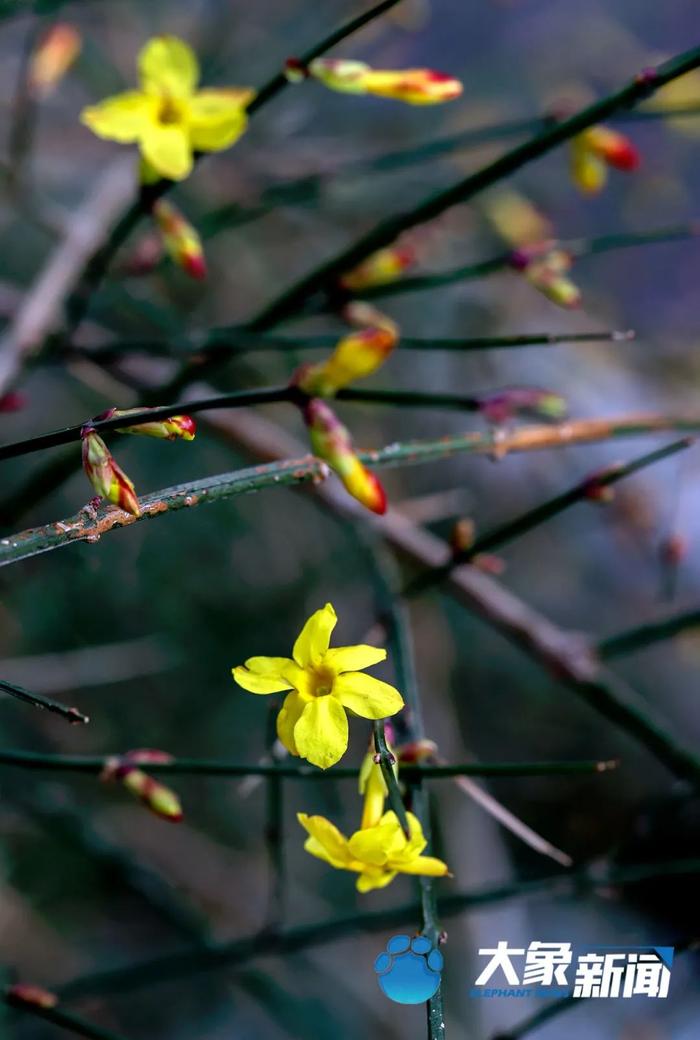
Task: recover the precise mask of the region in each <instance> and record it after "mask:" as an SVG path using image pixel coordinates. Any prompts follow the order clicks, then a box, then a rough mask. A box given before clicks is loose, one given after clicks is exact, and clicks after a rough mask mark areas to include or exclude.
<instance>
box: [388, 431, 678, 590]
mask: <svg viewBox="0 0 700 1040" xmlns="http://www.w3.org/2000/svg"><path fill="white" fill-rule="evenodd" d="M692 444H693V441H692V440H689V439H687V438H685V439H683V440H681V441H674V442H673V443H672V444H667V445H665V446H664V447H663V448H657V449H656V451H651V452H648V453H647V454H646V455H641V456H640V457H639V458H637V459H633V460H632V461H631V462H626V463H616V464H615V465H613V466H610V467H608V468H607V469H605V470H603V471H601V472H599V473H593V474H590V475H589V476H587V477H584V479H583V480H581V481H579V483H578V484H574V486H573V487H571V488H569V490H568V491H564V492H562V493H561V494H560V495H555V496H554V497H553V498H550V499H547V500H546V501H545V502H542V503H541V504H540V505H538V506H535V508H534V509H528V510H527V511H526V512H525V513H521V514H520V515H519V516H516V517H514V518H513V519H512V520H508V521H507V522H506V523H504V524H501V525H500V526H499V527H495V528H494V529H493V530H492V531H487V532H486V533H485V534H483V535H481V536H480V537H479V538H477V539H475V541H474V543H473V544H472V545H471V546H470V547H469V548H468V549H463V550H462V551H461V552H456V553H455V554H454V556H453V557H452V559H451V560H449V561H448V562H447V563H445V564H444V565H443V566H442V567H435V568H433V569H432V570H428V571H425V573H424V574H422V575H419V576H418V577H417V578H416V579H414V581H413V582H411V584H410V586H408V588H407V589H406V594H407V595H416V594H417V593H418V592H424V591H425V590H426V589H428V588H430V587H431V586H432V585H435V584H436V583H437V582H439V581H442V580H443V578H445V577H447V575H448V574H450V573H451V572H452V570H453V569H454V568H455V567H457V566H459V565H460V564H462V563H470V562H471V561H472V560H474V559H476V557H477V556H479V555H480V554H481V553H485V552H491V551H493V550H494V549H500V548H502V546H504V545H507V544H508V543H509V542H512V541H513V540H514V539H515V538H519V537H521V535H523V534H526V533H527V532H528V531H532V530H533V529H534V528H535V527H539V526H540V524H543V523H546V521H548V520H551V519H552V518H553V517H555V516H558V515H559V514H560V513H563V512H565V510H567V509H569V508H571V506H573V505H576V504H577V503H578V502H583V501H586V500H590V499H592V498H593V497H594V496H595V495H596V494H597V493H598V492H599V491H601V490H602V489H604V488H608V487H612V486H613V485H614V484H617V483H618V481H620V480H623V479H624V478H625V477H629V476H631V475H632V474H633V473H638V472H639V471H640V470H642V469H645V468H646V467H647V466H653V465H654V464H655V463H657V462H662V461H663V460H664V459H667V458H669V457H670V456H672V455H676V454H677V453H678V452H679V451H684V450H685V449H686V448H689V447H690V446H691V445H692Z"/></svg>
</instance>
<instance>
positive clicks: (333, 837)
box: [297, 813, 350, 867]
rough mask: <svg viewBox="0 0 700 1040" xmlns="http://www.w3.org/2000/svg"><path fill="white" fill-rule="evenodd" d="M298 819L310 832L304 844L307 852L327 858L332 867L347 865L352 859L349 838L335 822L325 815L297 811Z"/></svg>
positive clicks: (320, 857)
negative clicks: (309, 814) (311, 814)
mask: <svg viewBox="0 0 700 1040" xmlns="http://www.w3.org/2000/svg"><path fill="white" fill-rule="evenodd" d="M297 820H298V821H299V823H300V824H301V825H302V827H303V828H304V830H306V831H307V832H308V834H309V838H308V840H307V841H306V844H305V845H304V848H305V849H306V851H307V852H310V853H311V855H312V856H317V857H318V858H319V859H324V860H326V862H327V863H330V864H331V866H332V867H347V865H348V863H349V861H350V853H349V851H348V842H347V838H346V837H345V836H344V835H343V834H341V833H340V831H339V830H338V828H337V827H336V826H335V824H333V823H331V821H330V820H327V819H326V818H325V816H307V814H306V813H297Z"/></svg>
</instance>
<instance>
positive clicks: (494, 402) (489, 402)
mask: <svg viewBox="0 0 700 1040" xmlns="http://www.w3.org/2000/svg"><path fill="white" fill-rule="evenodd" d="M477 406H478V409H479V411H480V412H481V414H482V415H483V416H484V417H485V418H486V419H488V421H489V422H491V423H493V424H494V425H500V424H501V423H506V422H510V421H511V420H512V419H516V418H517V417H518V416H528V417H534V418H536V419H546V420H549V421H550V422H561V420H562V419H565V418H566V416H567V414H568V408H567V404H566V400H565V398H563V397H561V395H560V394H555V393H553V392H552V391H551V390H544V389H542V388H540V387H536V386H511V387H505V388H504V389H503V390H498V391H497V392H496V393H493V394H488V395H485V396H483V397H480V398H477Z"/></svg>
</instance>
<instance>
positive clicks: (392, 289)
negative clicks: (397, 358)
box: [348, 220, 700, 300]
mask: <svg viewBox="0 0 700 1040" xmlns="http://www.w3.org/2000/svg"><path fill="white" fill-rule="evenodd" d="M699 234H700V221H697V220H693V221H690V222H689V223H686V224H674V225H673V226H672V227H667V228H657V229H656V230H652V231H630V232H624V233H620V234H614V235H600V236H598V237H597V238H574V239H568V240H567V239H562V240H557V247H560V248H561V249H563V250H564V251H565V252H567V253H569V254H570V255H571V256H573V257H577V258H579V257H584V256H595V255H597V254H598V253H607V252H610V251H611V250H614V249H630V248H633V247H635V246H648V245H663V244H666V243H668V242H685V241H687V240H688V239H693V238H697V237H698V235H699ZM511 258H512V253H510V252H509V253H500V254H499V255H498V256H494V257H492V258H491V259H490V260H481V261H480V262H478V263H473V264H466V265H464V266H461V267H453V268H451V269H450V270H448V271H435V272H430V271H429V272H427V273H426V274H419V275H415V276H414V277H410V278H399V279H398V280H397V281H395V282H387V283H386V284H385V285H376V286H372V287H371V288H368V289H363V290H362V291H361V292H357V293H349V294H348V295H350V296H354V295H357V296H361V297H362V299H363V300H372V299H376V298H377V297H384V296H400V295H403V294H405V293H413V292H420V291H421V290H424V289H438V288H440V287H441V286H443V285H453V284H454V283H455V282H466V281H471V280H473V279H476V278H484V277H485V276H487V275H490V274H496V273H497V272H499V271H504V270H507V269H508V268H509V267H510V266H511Z"/></svg>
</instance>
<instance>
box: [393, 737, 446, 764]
mask: <svg viewBox="0 0 700 1040" xmlns="http://www.w3.org/2000/svg"><path fill="white" fill-rule="evenodd" d="M394 750H395V751H396V757H397V758H398V760H399V764H400V765H403V766H415V765H420V764H421V762H428V761H430V759H431V758H434V757H435V755H436V754H437V744H436V743H435V741H434V740H428V739H427V738H425V737H424V738H422V739H421V740H413V741H411V742H410V743H409V744H400V745H399V747H397V748H395V749H394Z"/></svg>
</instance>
